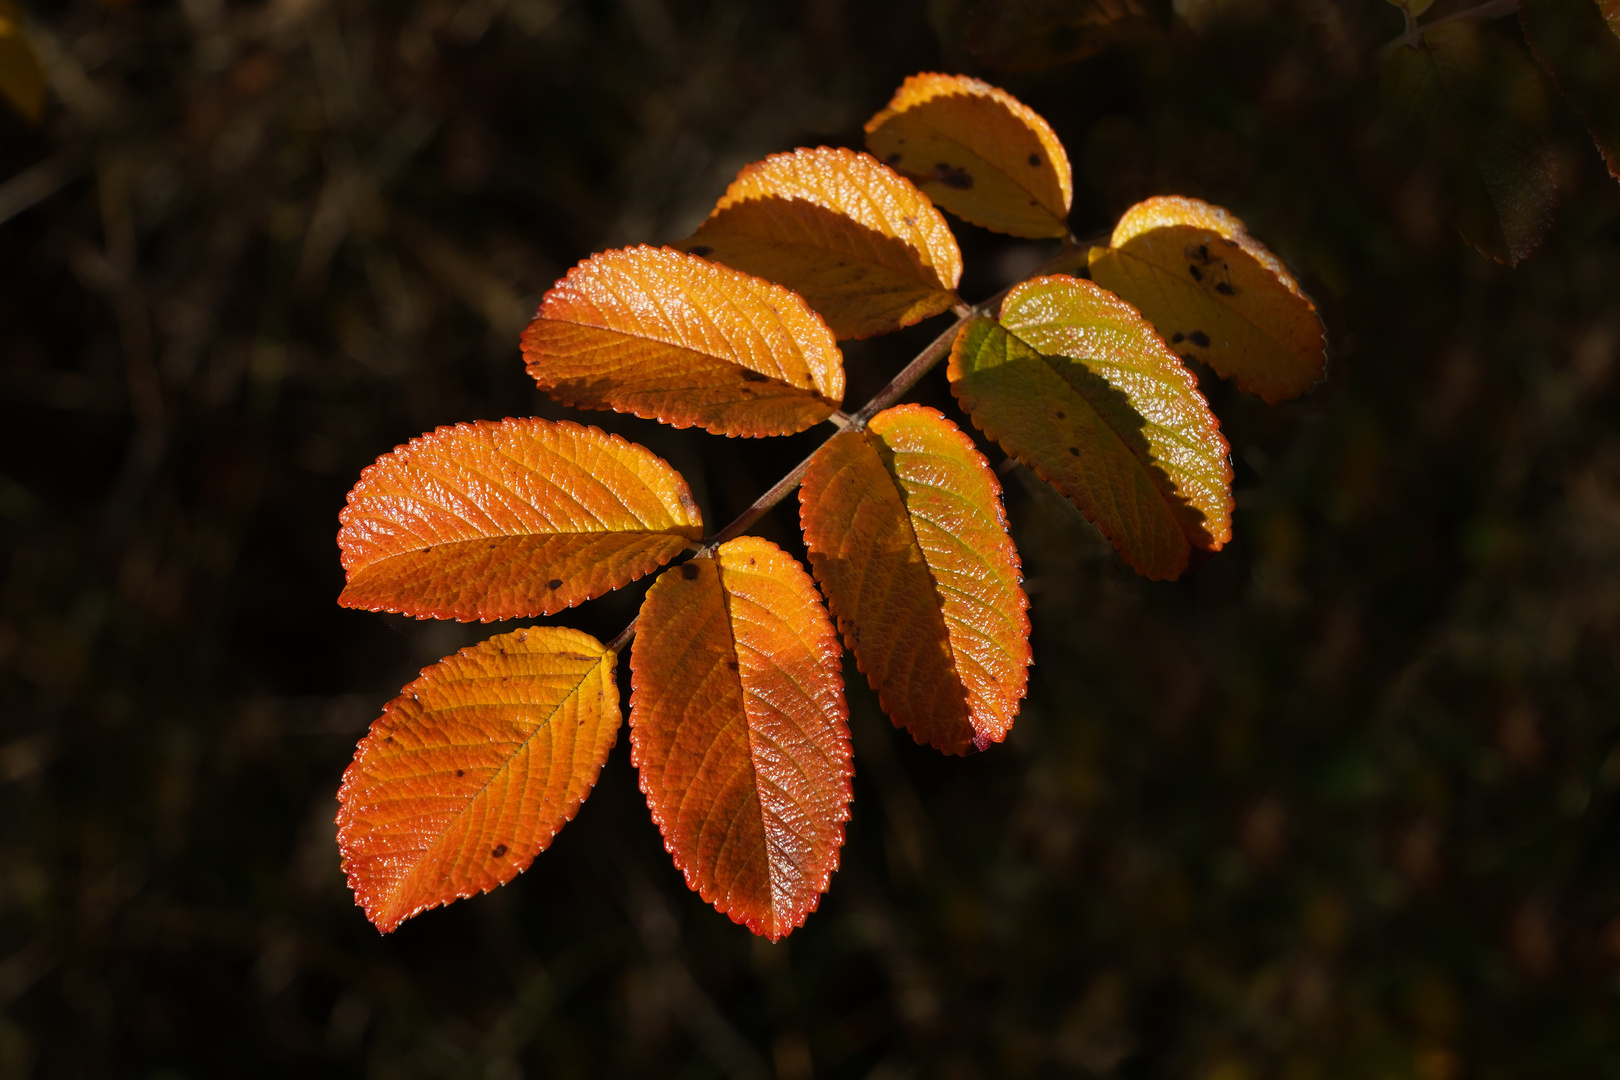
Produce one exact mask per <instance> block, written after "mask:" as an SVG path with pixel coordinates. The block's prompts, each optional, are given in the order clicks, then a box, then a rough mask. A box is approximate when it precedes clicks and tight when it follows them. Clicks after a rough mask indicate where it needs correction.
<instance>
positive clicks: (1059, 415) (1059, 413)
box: [1057, 409, 1069, 420]
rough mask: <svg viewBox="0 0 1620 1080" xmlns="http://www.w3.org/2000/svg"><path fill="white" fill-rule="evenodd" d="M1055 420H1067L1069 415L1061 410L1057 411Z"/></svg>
mask: <svg viewBox="0 0 1620 1080" xmlns="http://www.w3.org/2000/svg"><path fill="white" fill-rule="evenodd" d="M1057 418H1058V419H1059V420H1067V419H1068V418H1069V414H1068V413H1066V412H1064V411H1063V410H1062V409H1059V410H1058V411H1057Z"/></svg>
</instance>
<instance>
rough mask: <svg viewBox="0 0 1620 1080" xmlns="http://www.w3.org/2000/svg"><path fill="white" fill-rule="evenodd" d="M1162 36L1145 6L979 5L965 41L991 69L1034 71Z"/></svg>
mask: <svg viewBox="0 0 1620 1080" xmlns="http://www.w3.org/2000/svg"><path fill="white" fill-rule="evenodd" d="M1158 34H1159V25H1158V22H1157V20H1155V19H1154V18H1153V17H1152V16H1151V15H1150V14H1149V13H1148V10H1147V7H1146V5H1144V4H1143V3H1142V2H1141V0H979V2H978V3H977V4H975V5H974V6H973V10H972V11H971V12H970V13H969V15H968V20H967V30H966V34H965V35H964V37H965V40H966V43H967V48H968V51H969V52H971V53H972V54H973V55H974V56H976V57H978V58H979V60H981V61H983V62H984V63H985V64H988V65H989V66H990V67H993V68H996V69H997V70H999V71H1036V70H1039V69H1040V68H1047V67H1054V66H1056V65H1058V64H1066V63H1069V62H1070V61H1073V60H1084V59H1085V58H1086V57H1088V56H1095V55H1096V54H1098V53H1100V52H1102V51H1103V50H1104V49H1107V48H1110V47H1112V46H1114V45H1121V44H1125V43H1128V42H1132V41H1141V40H1144V39H1147V38H1152V37H1156V36H1158Z"/></svg>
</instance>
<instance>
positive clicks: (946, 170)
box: [934, 161, 973, 191]
mask: <svg viewBox="0 0 1620 1080" xmlns="http://www.w3.org/2000/svg"><path fill="white" fill-rule="evenodd" d="M934 177H935V179H937V180H938V181H939V182H940V183H942V184H944V185H945V186H946V187H948V188H955V189H956V190H957V191H966V190H967V189H968V188H971V187H972V186H973V174H972V173H970V172H968V171H967V170H966V169H963V168H959V167H958V166H955V165H951V164H949V163H947V162H944V161H941V162H940V163H939V164H937V165H935V166H934Z"/></svg>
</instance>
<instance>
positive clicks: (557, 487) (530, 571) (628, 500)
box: [338, 419, 703, 621]
mask: <svg viewBox="0 0 1620 1080" xmlns="http://www.w3.org/2000/svg"><path fill="white" fill-rule="evenodd" d="M338 518H339V520H340V521H341V522H342V523H343V524H342V528H341V529H340V530H339V532H338V546H339V547H340V548H341V549H342V551H343V568H344V570H345V571H347V573H348V586H347V587H346V588H345V589H344V590H343V594H342V595H341V596H339V597H338V603H340V604H343V605H344V606H345V607H354V608H365V609H368V610H371V611H397V612H402V613H403V614H406V615H415V616H416V617H418V618H435V619H461V620H464V621H465V620H472V619H480V620H484V621H488V620H490V619H510V618H517V617H519V616H529V615H550V614H552V613H554V612H558V611H561V610H563V609H564V608H568V607H572V606H573V605H575V604H578V603H580V602H581V601H584V600H589V599H590V598H591V597H593V596H599V595H601V594H602V593H605V592H607V591H609V590H610V589H616V588H618V587H619V586H621V585H624V584H626V583H628V582H631V581H634V580H635V579H636V578H638V577H641V576H642V575H643V574H646V573H648V572H649V571H651V570H654V569H657V568H658V567H659V566H662V565H663V564H664V563H666V562H668V561H669V560H670V559H672V558H674V557H675V556H676V555H677V554H679V553H680V552H681V550H682V549H683V548H685V547H686V546H687V545H688V544H689V543H691V542H692V541H694V540H697V539H699V538H701V537H702V535H703V519H702V516H701V515H700V514H699V513H698V508H697V504H696V503H695V502H693V501H692V492H691V490H690V489H689V488H688V487H687V486H686V481H685V480H684V479H683V478H682V477H681V474H680V473H678V472H676V471H675V470H674V469H673V468H671V467H670V465H669V463H668V462H666V461H665V460H664V459H663V458H661V457H658V456H657V455H656V454H654V453H653V452H652V451H650V450H648V449H646V448H645V447H641V446H637V445H636V444H634V443H631V442H626V441H625V440H624V439H621V438H619V437H618V436H617V435H609V434H607V433H605V432H603V431H600V430H598V429H597V428H593V427H584V426H582V425H580V424H574V423H570V422H568V421H566V420H563V421H557V422H552V421H549V420H539V419H527V420H511V419H508V420H502V421H500V422H499V423H492V422H490V421H487V420H486V421H480V422H478V423H475V424H457V425H455V426H454V427H442V428H439V429H437V430H436V431H433V432H431V433H429V434H427V435H423V436H421V437H420V438H416V439H412V440H411V441H410V443H408V444H407V445H405V446H402V447H400V448H399V449H397V450H395V451H393V452H392V453H389V454H384V455H383V456H382V457H381V458H379V459H378V460H377V463H376V464H374V465H372V466H370V467H368V468H367V469H366V470H365V472H363V473H361V474H360V482H359V483H358V484H356V485H355V487H354V490H353V491H351V492H349V502H348V505H347V506H345V507H344V508H343V511H342V512H341V513H340V514H339V515H338Z"/></svg>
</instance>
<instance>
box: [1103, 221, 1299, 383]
mask: <svg viewBox="0 0 1620 1080" xmlns="http://www.w3.org/2000/svg"><path fill="white" fill-rule="evenodd" d="M1090 262H1091V277H1092V279H1093V280H1094V281H1096V282H1097V284H1099V285H1101V286H1102V287H1103V288H1105V289H1109V290H1112V291H1113V292H1114V293H1116V294H1118V295H1119V296H1121V297H1123V298H1124V299H1125V300H1127V301H1129V302H1130V303H1131V304H1133V305H1135V306H1136V308H1137V309H1138V310H1140V311H1141V312H1142V314H1143V315H1146V316H1147V317H1148V318H1149V319H1151V320H1152V321H1153V324H1154V326H1156V327H1158V329H1159V332H1160V333H1161V334H1162V335H1163V336H1164V337H1165V338H1166V339H1167V340H1168V341H1169V342H1170V345H1171V347H1172V348H1174V349H1175V350H1176V351H1177V352H1180V353H1183V354H1185V355H1188V356H1194V357H1197V358H1198V359H1200V360H1202V361H1204V362H1205V363H1207V364H1209V366H1210V367H1212V368H1214V369H1215V370H1216V372H1218V373H1219V374H1220V375H1221V376H1222V377H1224V378H1228V379H1232V380H1234V381H1235V382H1236V383H1237V384H1238V386H1239V387H1241V388H1242V389H1244V390H1248V391H1251V392H1253V393H1256V394H1259V395H1260V396H1261V397H1262V398H1264V399H1265V400H1266V401H1269V402H1273V403H1275V402H1278V401H1282V400H1283V399H1285V398H1291V397H1295V396H1297V395H1299V394H1302V393H1304V392H1305V391H1306V390H1309V389H1310V388H1311V386H1312V385H1314V384H1315V383H1316V381H1317V380H1318V379H1320V378H1321V377H1322V370H1323V368H1324V367H1325V366H1326V364H1327V352H1326V345H1325V343H1324V341H1323V338H1322V320H1321V319H1319V318H1317V316H1316V305H1315V304H1312V303H1311V301H1310V299H1309V298H1308V297H1307V296H1306V295H1305V294H1304V293H1303V292H1301V291H1300V288H1299V282H1297V281H1295V280H1294V277H1293V275H1292V274H1290V273H1289V272H1288V268H1287V267H1285V266H1283V264H1282V262H1281V260H1279V259H1278V258H1277V257H1276V256H1275V255H1273V254H1272V253H1271V252H1270V251H1267V250H1266V248H1265V245H1263V244H1261V243H1260V242H1259V241H1258V240H1256V239H1254V237H1252V236H1250V235H1249V232H1248V230H1247V229H1245V228H1244V227H1243V222H1241V221H1239V220H1238V219H1237V218H1236V217H1234V216H1233V215H1232V214H1230V213H1228V212H1227V211H1226V210H1223V209H1222V208H1221V207H1218V206H1211V205H1210V204H1209V203H1206V202H1203V201H1202V200H1199V199H1186V198H1182V197H1181V196H1179V195H1166V196H1159V197H1156V198H1152V199H1147V200H1144V201H1143V202H1139V203H1137V204H1136V205H1135V206H1133V207H1131V208H1130V209H1129V210H1127V211H1125V213H1124V214H1123V215H1121V217H1120V219H1119V224H1118V225H1116V226H1115V227H1114V235H1113V238H1112V239H1111V240H1110V241H1109V246H1108V247H1106V248H1092V249H1091V254H1090Z"/></svg>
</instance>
